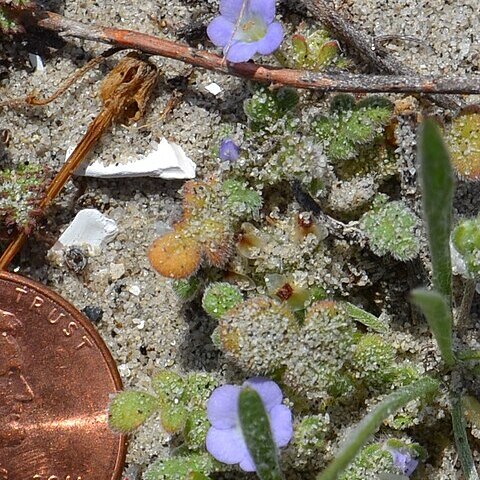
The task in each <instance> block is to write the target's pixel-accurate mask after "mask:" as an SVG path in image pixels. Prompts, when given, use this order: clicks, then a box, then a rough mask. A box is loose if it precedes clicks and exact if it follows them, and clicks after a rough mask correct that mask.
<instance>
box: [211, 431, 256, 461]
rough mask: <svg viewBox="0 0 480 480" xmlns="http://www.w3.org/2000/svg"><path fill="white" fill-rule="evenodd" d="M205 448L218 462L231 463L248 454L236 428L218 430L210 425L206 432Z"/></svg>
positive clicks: (241, 459) (240, 459)
mask: <svg viewBox="0 0 480 480" xmlns="http://www.w3.org/2000/svg"><path fill="white" fill-rule="evenodd" d="M206 445H207V450H208V451H209V452H210V454H211V455H213V456H214V457H215V458H216V459H217V460H218V461H219V462H223V463H226V464H228V465H233V464H234V463H239V462H241V461H243V459H244V458H245V457H246V456H247V455H249V453H248V449H247V445H246V444H245V441H244V440H243V437H242V434H241V432H240V431H239V430H237V429H236V428H230V429H228V430H219V429H218V428H215V427H212V428H210V430H208V433H207V442H206Z"/></svg>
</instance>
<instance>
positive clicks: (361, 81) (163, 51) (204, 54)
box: [37, 3, 480, 109]
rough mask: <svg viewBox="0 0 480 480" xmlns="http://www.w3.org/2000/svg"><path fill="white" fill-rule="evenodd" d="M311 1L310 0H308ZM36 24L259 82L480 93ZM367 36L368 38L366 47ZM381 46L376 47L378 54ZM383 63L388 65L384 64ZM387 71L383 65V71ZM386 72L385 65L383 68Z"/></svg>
mask: <svg viewBox="0 0 480 480" xmlns="http://www.w3.org/2000/svg"><path fill="white" fill-rule="evenodd" d="M312 4H313V3H312ZM37 25H38V26H39V27H41V28H45V29H47V30H51V31H54V32H58V33H60V34H61V35H62V36H66V37H76V38H82V39H84V40H91V41H95V42H102V43H107V44H110V45H116V46H119V47H122V48H131V49H135V50H140V51H142V52H145V53H148V54H150V55H160V56H163V57H168V58H173V59H175V60H179V61H181V62H185V63H188V64H190V65H194V66H196V67H201V68H206V69H207V70H213V71H216V72H219V73H223V74H226V75H234V76H237V77H242V78H246V79H250V80H254V81H257V82H261V83H268V84H270V83H277V84H281V85H289V86H292V87H296V88H304V89H310V90H321V91H336V92H355V93H370V92H391V93H426V94H438V93H444V94H457V93H458V94H479V93H480V81H479V76H478V75H476V76H463V77H458V78H454V77H433V76H422V75H416V74H415V73H414V72H412V71H411V70H410V69H408V70H407V72H408V73H405V74H403V73H402V72H403V71H405V67H403V66H402V68H399V69H398V70H395V68H394V67H395V65H396V64H392V65H390V67H391V68H392V69H393V72H394V73H392V74H390V75H361V74H350V73H338V74H322V73H318V72H312V71H307V70H294V69H288V68H278V67H274V66H271V65H257V64H255V63H251V62H247V63H230V62H224V61H223V57H222V56H220V55H217V54H215V53H211V52H209V51H206V50H195V49H194V48H191V47H190V46H189V45H185V44H183V43H179V42H172V41H170V40H164V39H162V38H158V37H155V36H153V35H147V34H145V33H141V32H136V31H133V30H124V29H118V28H110V27H102V26H98V25H94V26H92V25H85V24H83V23H81V22H77V21H74V20H70V19H67V18H65V17H63V16H62V15H58V14H56V13H53V12H42V13H41V15H40V16H39V18H38V20H37ZM372 41H373V40H371V41H369V43H368V45H369V49H370V50H371V45H372ZM383 51H385V49H383V48H382V49H381V50H380V49H377V50H375V52H373V53H376V54H379V56H382V57H383V53H382V52H383ZM386 65H389V63H387V64H386ZM383 71H386V70H383ZM388 72H390V69H389V70H388ZM432 101H434V102H435V103H437V104H438V105H440V106H443V107H444V108H450V109H456V108H457V107H458V106H459V105H458V102H457V100H456V99H454V100H453V101H452V100H451V99H448V98H445V97H443V98H440V99H438V98H437V97H435V98H434V97H433V96H432Z"/></svg>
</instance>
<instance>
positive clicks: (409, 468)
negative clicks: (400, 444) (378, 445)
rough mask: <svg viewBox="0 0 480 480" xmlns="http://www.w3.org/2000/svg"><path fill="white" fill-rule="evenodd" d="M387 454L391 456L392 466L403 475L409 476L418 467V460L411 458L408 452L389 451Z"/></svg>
mask: <svg viewBox="0 0 480 480" xmlns="http://www.w3.org/2000/svg"><path fill="white" fill-rule="evenodd" d="M389 452H390V453H391V454H392V456H393V463H394V465H395V466H396V467H397V468H398V469H399V470H400V471H401V472H402V473H403V474H405V475H407V476H410V475H411V474H412V473H413V472H414V471H415V469H416V468H417V466H418V460H417V459H416V458H413V457H412V455H411V454H410V453H409V452H405V451H404V452H402V451H399V450H396V449H391V450H389Z"/></svg>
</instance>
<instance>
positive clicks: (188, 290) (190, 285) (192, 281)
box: [172, 277, 201, 302]
mask: <svg viewBox="0 0 480 480" xmlns="http://www.w3.org/2000/svg"><path fill="white" fill-rule="evenodd" d="M200 285H201V280H200V279H199V278H198V277H190V278H182V279H180V280H174V281H173V283H172V288H173V290H174V291H175V293H176V294H177V295H178V297H179V298H180V299H181V300H183V301H184V302H188V301H190V300H192V299H193V298H194V297H195V296H196V295H197V293H198V291H199V289H200Z"/></svg>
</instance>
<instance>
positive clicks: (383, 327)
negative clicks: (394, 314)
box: [342, 302, 390, 333]
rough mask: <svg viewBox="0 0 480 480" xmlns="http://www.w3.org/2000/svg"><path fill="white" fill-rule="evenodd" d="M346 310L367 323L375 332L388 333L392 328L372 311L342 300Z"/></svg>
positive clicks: (362, 322)
mask: <svg viewBox="0 0 480 480" xmlns="http://www.w3.org/2000/svg"><path fill="white" fill-rule="evenodd" d="M342 305H343V306H344V308H345V310H346V312H347V313H348V314H349V315H350V316H351V317H353V318H354V319H355V320H357V321H358V322H360V323H361V324H363V325H365V326H366V327H368V328H371V329H372V330H374V331H375V332H379V333H387V332H388V331H389V330H390V327H389V325H388V324H386V323H385V322H382V321H381V320H380V319H379V318H378V317H376V316H375V315H372V314H371V313H369V312H367V311H365V310H363V309H362V308H359V307H357V306H356V305H353V303H350V302H342Z"/></svg>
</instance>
